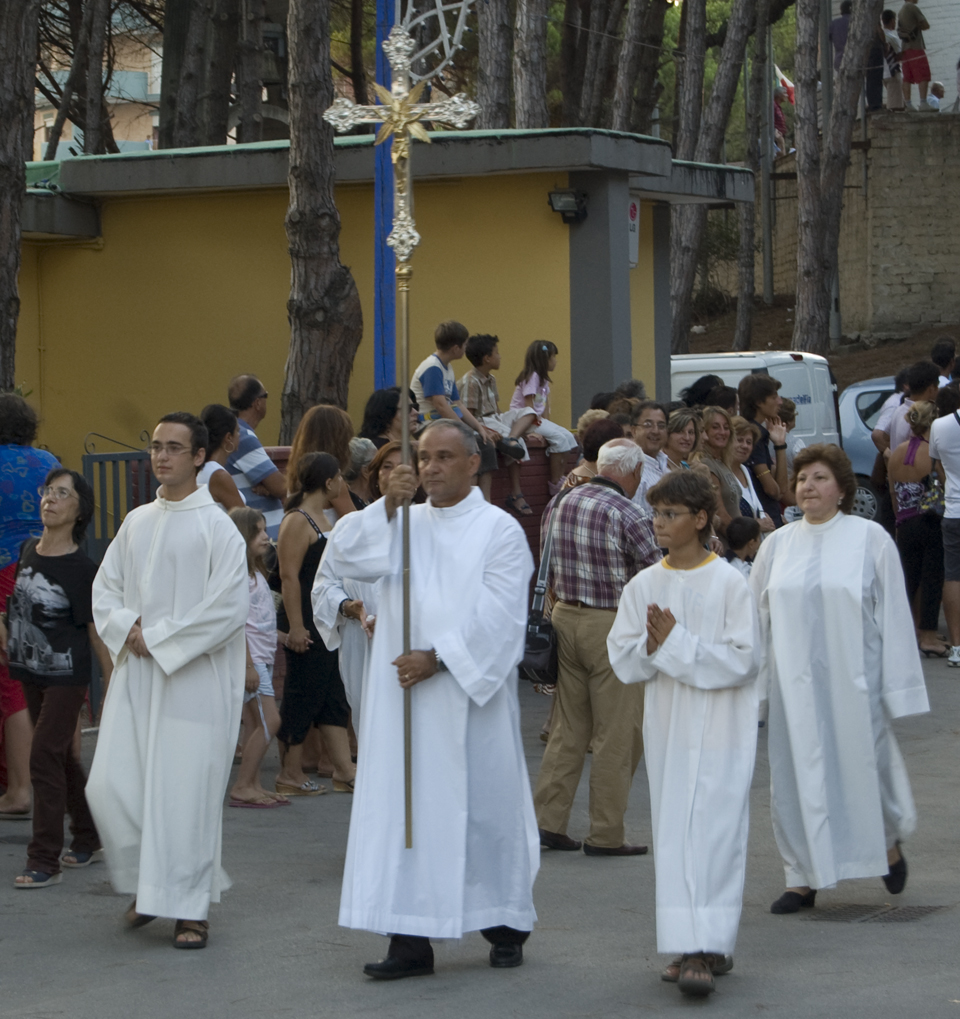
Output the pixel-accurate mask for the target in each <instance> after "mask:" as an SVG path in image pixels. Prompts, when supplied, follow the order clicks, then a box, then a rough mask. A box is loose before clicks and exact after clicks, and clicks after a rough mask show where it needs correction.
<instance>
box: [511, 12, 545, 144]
mask: <svg viewBox="0 0 960 1019" xmlns="http://www.w3.org/2000/svg"><path fill="white" fill-rule="evenodd" d="M513 94H514V104H515V110H516V126H517V127H519V128H544V127H549V126H550V116H549V113H548V111H547V2H546V0H517V19H516V22H515V23H514V41H513Z"/></svg>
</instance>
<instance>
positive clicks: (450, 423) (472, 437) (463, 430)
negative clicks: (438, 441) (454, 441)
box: [420, 418, 477, 456]
mask: <svg viewBox="0 0 960 1019" xmlns="http://www.w3.org/2000/svg"><path fill="white" fill-rule="evenodd" d="M435 428H449V429H452V430H453V431H455V432H457V433H458V434H459V436H460V438H461V440H462V442H463V448H464V450H465V451H466V454H467V456H473V454H474V453H476V452H477V433H476V432H475V431H474V430H473V429H472V428H468V427H467V426H466V425H465V424H464V423H463V422H462V421H459V420H457V421H454V420H453V418H437V419H436V420H435V421H431V422H429V423H428V424H427V427H426V428H424V430H423V431H422V432H421V433H420V438H421V439H422V438H423V437H424V436H425V435H426V434H427V432H432V431H433V430H434V429H435Z"/></svg>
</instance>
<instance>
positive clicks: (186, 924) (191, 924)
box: [173, 920, 210, 948]
mask: <svg viewBox="0 0 960 1019" xmlns="http://www.w3.org/2000/svg"><path fill="white" fill-rule="evenodd" d="M188 931H189V932H190V933H192V934H199V935H200V938H199V940H198V941H178V940H177V939H178V938H179V937H180V935H181V934H186V933H187V932H188ZM209 933H210V924H209V923H208V922H207V921H206V920H178V921H177V923H176V925H175V926H174V928H173V947H174V948H206V947H207V938H208V937H209Z"/></svg>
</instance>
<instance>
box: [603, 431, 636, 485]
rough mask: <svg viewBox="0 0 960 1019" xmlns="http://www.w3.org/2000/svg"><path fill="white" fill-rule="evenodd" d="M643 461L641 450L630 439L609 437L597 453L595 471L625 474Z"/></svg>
mask: <svg viewBox="0 0 960 1019" xmlns="http://www.w3.org/2000/svg"><path fill="white" fill-rule="evenodd" d="M642 463H643V450H642V449H641V448H640V447H639V446H638V445H637V444H636V443H635V442H634V441H633V440H632V439H611V440H610V441H609V442H605V443H604V444H603V445H602V446H601V447H600V452H599V453H598V454H597V473H598V474H605V473H606V472H607V471H610V473H611V474H618V475H620V476H626V475H627V474H632V473H633V472H634V471H635V470H636V469H637V468H638V467H639V466H640V464H642Z"/></svg>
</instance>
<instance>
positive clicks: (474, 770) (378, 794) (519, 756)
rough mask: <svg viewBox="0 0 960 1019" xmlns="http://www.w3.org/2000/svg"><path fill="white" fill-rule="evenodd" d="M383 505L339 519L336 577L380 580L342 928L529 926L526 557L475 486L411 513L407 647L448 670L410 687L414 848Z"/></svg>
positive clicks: (531, 819)
mask: <svg viewBox="0 0 960 1019" xmlns="http://www.w3.org/2000/svg"><path fill="white" fill-rule="evenodd" d="M400 516H401V514H400V513H399V512H398V513H397V514H396V515H395V516H394V518H393V520H391V521H388V520H387V514H386V507H385V502H384V500H382V499H381V500H379V501H378V502H375V503H374V504H373V505H372V506H368V507H367V508H366V509H364V510H362V511H361V512H359V513H351V514H349V515H348V516H345V517H344V518H343V519H342V520H340V521H338V523H337V526H336V527H335V528H334V531H333V535H332V536H331V539H330V542H329V544H328V545H327V548H326V551H325V553H324V556H325V557H326V558H327V559H329V560H330V563H329V565H330V566H331V567H332V570H333V572H334V573H335V574H336V575H337V576H340V577H350V578H352V579H355V580H361V581H364V582H367V583H374V582H376V581H377V580H379V579H380V578H383V582H382V587H381V590H380V596H379V606H378V613H377V624H376V629H375V632H374V637H373V644H372V647H371V650H370V664H369V669H368V673H367V682H366V688H365V691H364V700H363V713H362V715H361V719H360V731H359V733H358V742H359V745H360V754H359V762H358V766H357V780H356V789H355V792H354V797H353V812H352V814H351V819H350V836H349V840H348V842H347V859H346V865H345V868H344V875H343V891H342V894H341V899H340V924H341V925H342V926H344V927H354V928H360V929H364V930H371V931H378V932H381V933H391V934H413V935H420V936H423V937H435V938H457V937H460V936H461V935H462V934H463V933H464V932H465V931H471V930H481V929H483V928H486V927H497V926H500V925H506V926H509V927H513V928H515V929H517V930H531V929H532V928H533V924H534V921H535V920H536V912H535V911H534V908H533V894H532V892H533V882H534V878H535V877H536V873H537V869H538V867H539V864H540V842H539V837H538V834H537V823H536V818H535V816H534V811H533V798H532V796H531V793H530V780H529V777H528V775H527V766H526V761H525V759H524V754H523V746H522V743H521V739H520V707H519V701H518V698H517V664H518V663H519V661H520V658H521V657H522V654H523V643H524V630H525V626H526V618H527V597H528V585H529V582H530V577H531V575H532V573H533V559H532V557H531V555H530V549H529V547H528V546H527V541H526V538H525V537H524V534H523V531H522V530H521V529H520V526H519V524H518V523H517V522H516V521H515V520H514V519H512V518H511V517H510V516H508V515H507V514H506V513H505V512H503V510H500V509H497V508H496V507H494V506H491V505H490V504H489V503H487V502H485V501H484V499H483V496H482V495H481V494H480V490H479V489H477V488H473V489H471V491H470V494H469V495H468V496H467V497H466V498H465V499H463V500H462V501H461V502H459V503H457V504H456V505H455V506H450V507H446V508H436V507H434V506H431V505H430V504H427V505H424V506H413V507H412V508H411V511H410V546H411V566H410V576H411V603H412V606H413V612H412V625H411V647H413V648H415V649H417V648H418V649H428V648H433V649H434V650H435V651H436V653H437V655H438V656H439V657H440V658H441V659H442V661H443V662H444V665H445V666H446V669H447V670H449V671H442V672H439V673H436V674H435V675H433V676H431V677H430V679H427V680H425V681H424V682H422V683H418V684H417V685H416V686H414V687H413V688H412V690H411V694H412V715H413V740H412V749H413V848H412V849H406V848H404V783H403V690H402V688H401V687H400V684H399V682H398V679H397V669H396V667H395V666H393V665H391V664H390V663H391V662H392V661H393V660H394V659H395V658H396V657H397V656H398V655H400V654H402V649H403V639H402V577H401V527H400Z"/></svg>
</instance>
